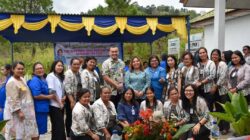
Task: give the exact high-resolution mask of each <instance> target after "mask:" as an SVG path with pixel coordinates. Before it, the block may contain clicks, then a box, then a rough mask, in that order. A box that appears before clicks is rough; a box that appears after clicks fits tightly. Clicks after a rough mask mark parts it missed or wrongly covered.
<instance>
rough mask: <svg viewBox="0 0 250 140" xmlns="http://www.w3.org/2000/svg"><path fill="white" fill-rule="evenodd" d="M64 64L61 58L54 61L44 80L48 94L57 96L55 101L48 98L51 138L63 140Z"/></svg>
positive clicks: (64, 137)
mask: <svg viewBox="0 0 250 140" xmlns="http://www.w3.org/2000/svg"><path fill="white" fill-rule="evenodd" d="M63 80H64V65H63V62H62V61H61V60H57V61H54V62H53V64H52V66H51V70H50V73H49V74H48V76H47V78H46V81H47V83H48V87H49V94H54V95H56V96H57V101H55V100H50V106H49V115H50V121H51V125H52V137H51V139H52V140H65V139H66V136H65V128H64V119H63V115H64V113H63V105H64V101H65V99H66V96H65V95H64V90H63V89H64V88H63Z"/></svg>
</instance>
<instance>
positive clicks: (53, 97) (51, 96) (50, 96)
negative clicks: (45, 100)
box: [48, 94, 57, 100]
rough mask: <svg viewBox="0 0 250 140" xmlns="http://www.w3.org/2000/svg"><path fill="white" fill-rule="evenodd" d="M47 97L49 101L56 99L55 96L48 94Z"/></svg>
mask: <svg viewBox="0 0 250 140" xmlns="http://www.w3.org/2000/svg"><path fill="white" fill-rule="evenodd" d="M48 96H49V99H51V100H56V98H57V96H56V95H55V94H50V95H48Z"/></svg>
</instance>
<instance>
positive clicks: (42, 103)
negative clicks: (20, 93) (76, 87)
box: [28, 62, 57, 135]
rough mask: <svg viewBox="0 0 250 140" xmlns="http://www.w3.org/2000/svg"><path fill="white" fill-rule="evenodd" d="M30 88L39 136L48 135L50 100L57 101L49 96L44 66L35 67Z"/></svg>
mask: <svg viewBox="0 0 250 140" xmlns="http://www.w3.org/2000/svg"><path fill="white" fill-rule="evenodd" d="M28 86H29V88H30V90H31V93H32V96H33V98H34V105H35V112H36V122H37V126H38V132H39V135H42V134H45V133H47V118H48V112H49V100H52V99H54V100H56V98H57V97H56V95H54V94H50V95H49V88H48V84H47V82H46V79H45V73H44V68H43V65H42V64H41V63H40V62H36V63H35V64H34V65H33V77H32V79H31V80H29V81H28Z"/></svg>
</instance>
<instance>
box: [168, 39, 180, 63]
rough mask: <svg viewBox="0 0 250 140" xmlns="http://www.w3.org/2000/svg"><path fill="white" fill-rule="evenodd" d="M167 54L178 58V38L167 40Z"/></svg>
mask: <svg viewBox="0 0 250 140" xmlns="http://www.w3.org/2000/svg"><path fill="white" fill-rule="evenodd" d="M168 54H172V55H176V54H177V55H178V59H179V57H180V38H173V39H169V40H168Z"/></svg>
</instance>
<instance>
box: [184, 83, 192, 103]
mask: <svg viewBox="0 0 250 140" xmlns="http://www.w3.org/2000/svg"><path fill="white" fill-rule="evenodd" d="M184 93H185V96H186V98H187V99H188V100H192V99H193V97H194V89H193V88H192V87H191V86H188V87H186V88H185V90H184Z"/></svg>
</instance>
